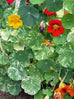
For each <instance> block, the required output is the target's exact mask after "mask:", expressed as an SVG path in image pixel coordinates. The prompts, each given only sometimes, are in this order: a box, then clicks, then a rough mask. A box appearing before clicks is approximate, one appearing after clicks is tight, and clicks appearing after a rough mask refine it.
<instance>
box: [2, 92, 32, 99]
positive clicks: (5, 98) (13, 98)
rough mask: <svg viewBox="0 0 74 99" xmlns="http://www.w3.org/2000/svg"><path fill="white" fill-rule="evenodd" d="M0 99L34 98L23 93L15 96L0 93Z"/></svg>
mask: <svg viewBox="0 0 74 99" xmlns="http://www.w3.org/2000/svg"><path fill="white" fill-rule="evenodd" d="M0 99H34V97H33V96H30V95H28V94H26V93H24V92H23V91H22V92H21V93H20V94H19V95H17V96H13V95H10V94H9V93H5V92H2V91H0Z"/></svg>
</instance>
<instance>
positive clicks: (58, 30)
mask: <svg viewBox="0 0 74 99" xmlns="http://www.w3.org/2000/svg"><path fill="white" fill-rule="evenodd" d="M47 31H48V33H52V35H53V37H57V36H59V35H60V34H63V33H64V31H65V29H64V27H62V21H60V20H58V19H55V20H51V21H49V26H48V27H47Z"/></svg>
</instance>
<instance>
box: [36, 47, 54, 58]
mask: <svg viewBox="0 0 74 99" xmlns="http://www.w3.org/2000/svg"><path fill="white" fill-rule="evenodd" d="M53 53H54V48H53V47H50V49H49V48H48V47H46V46H44V47H43V49H42V50H37V51H34V55H35V58H36V59H37V60H43V59H48V58H49V57H51V56H52V54H53Z"/></svg>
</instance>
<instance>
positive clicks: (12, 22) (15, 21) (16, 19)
mask: <svg viewBox="0 0 74 99" xmlns="http://www.w3.org/2000/svg"><path fill="white" fill-rule="evenodd" d="M8 20H9V21H8V25H9V26H12V27H13V28H14V29H17V28H19V27H20V26H22V24H23V22H22V20H20V16H19V15H10V16H9V17H8Z"/></svg>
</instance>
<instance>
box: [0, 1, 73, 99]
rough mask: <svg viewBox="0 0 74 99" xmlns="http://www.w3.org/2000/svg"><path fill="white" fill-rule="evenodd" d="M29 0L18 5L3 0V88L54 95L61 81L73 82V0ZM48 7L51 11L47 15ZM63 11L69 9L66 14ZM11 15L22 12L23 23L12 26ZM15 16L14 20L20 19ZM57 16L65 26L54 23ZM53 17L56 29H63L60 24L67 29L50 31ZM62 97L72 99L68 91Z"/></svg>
mask: <svg viewBox="0 0 74 99" xmlns="http://www.w3.org/2000/svg"><path fill="white" fill-rule="evenodd" d="M26 1H27V0H20V5H19V7H18V8H17V9H16V8H15V1H14V2H13V3H12V4H10V5H9V4H8V3H7V1H6V0H0V91H4V92H9V93H10V94H12V95H18V94H19V93H20V91H21V89H24V92H25V93H28V94H30V95H34V99H41V98H42V99H43V98H44V99H45V98H47V97H49V98H50V99H52V96H53V94H54V90H55V89H57V88H58V86H59V84H60V83H61V81H63V83H65V84H66V85H68V86H70V84H71V85H72V84H73V79H74V62H73V60H74V38H73V37H74V0H30V3H29V4H28V5H27V2H26ZM39 4H40V5H39ZM45 8H47V9H48V10H49V11H50V12H48V11H46V13H47V15H45V14H44V12H43V11H44V9H45ZM64 11H68V12H69V13H68V14H66V15H64ZM52 12H56V14H57V15H56V16H54V15H53V16H52ZM10 15H19V16H20V20H21V21H22V22H23V25H22V26H20V27H19V28H17V29H14V28H13V27H12V26H9V25H8V17H9V16H10ZM13 19H14V18H12V21H11V23H12V24H13V21H15V22H17V19H14V20H13ZM54 19H57V20H60V21H61V22H62V26H59V25H60V23H55V24H56V25H55V24H54ZM50 20H53V28H54V29H55V31H56V29H57V30H58V33H59V31H60V33H61V32H62V30H59V28H58V27H64V29H65V31H64V33H63V34H60V36H58V37H53V35H52V34H51V33H48V32H47V26H48V22H49V21H50ZM18 22H19V21H18ZM42 22H43V23H42ZM15 24H16V23H15ZM13 25H14V24H13ZM54 25H55V26H54ZM52 33H53V32H52ZM47 40H49V41H47ZM45 41H47V42H45ZM43 43H44V45H43ZM48 43H49V44H48ZM63 98H64V99H72V97H71V96H69V93H68V94H66V95H64V96H63Z"/></svg>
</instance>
